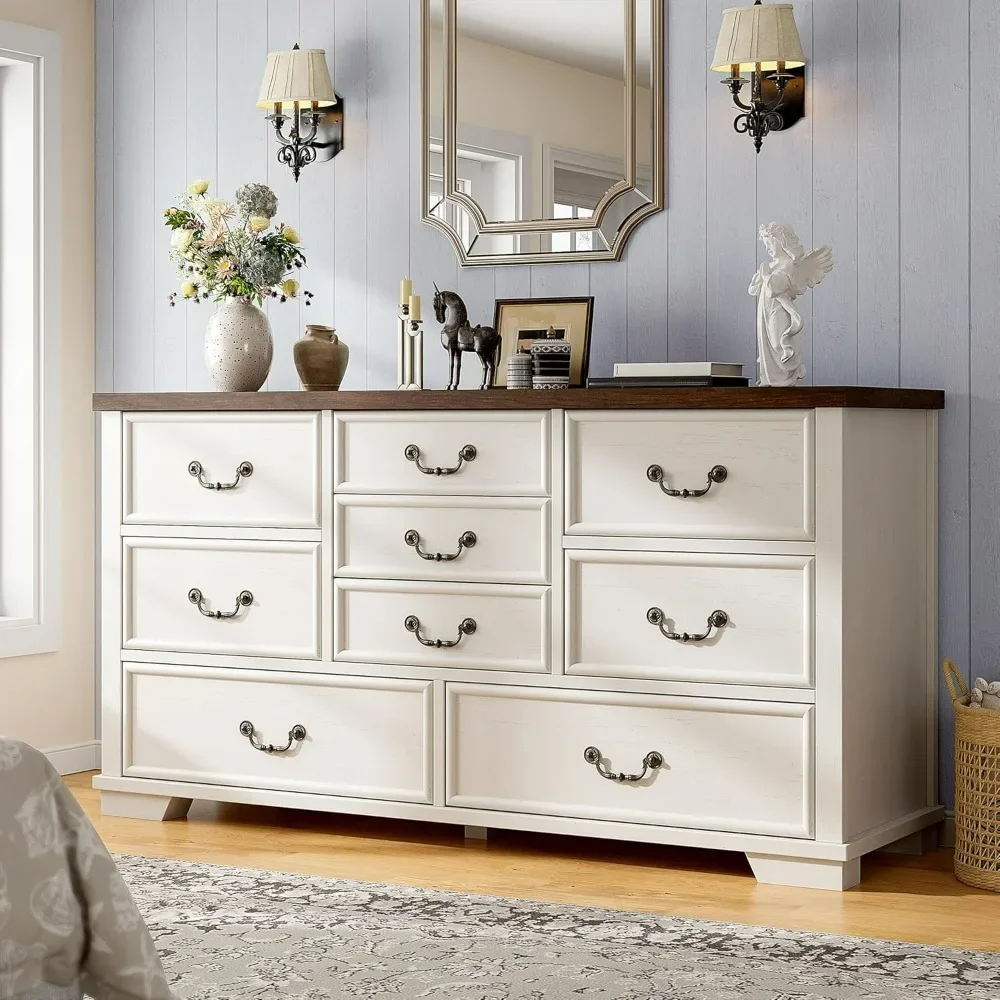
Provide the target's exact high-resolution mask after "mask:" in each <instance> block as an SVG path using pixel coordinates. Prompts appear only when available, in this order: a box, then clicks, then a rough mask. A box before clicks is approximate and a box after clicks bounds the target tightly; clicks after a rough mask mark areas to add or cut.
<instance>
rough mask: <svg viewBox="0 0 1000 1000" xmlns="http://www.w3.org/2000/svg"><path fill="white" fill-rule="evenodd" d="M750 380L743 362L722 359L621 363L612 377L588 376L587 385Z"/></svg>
mask: <svg viewBox="0 0 1000 1000" xmlns="http://www.w3.org/2000/svg"><path fill="white" fill-rule="evenodd" d="M749 384H750V380H749V379H748V378H745V377H744V375H743V365H738V364H728V363H722V362H719V361H692V362H676V363H667V362H652V363H648V364H617V365H615V373H614V375H613V376H612V377H611V378H590V379H587V386H588V387H589V388H591V389H608V388H623V387H641V388H644V389H649V388H654V389H690V388H702V387H709V386H743V385H749Z"/></svg>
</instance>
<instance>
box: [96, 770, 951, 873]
mask: <svg viewBox="0 0 1000 1000" xmlns="http://www.w3.org/2000/svg"><path fill="white" fill-rule="evenodd" d="M94 787H95V788H97V789H99V790H100V791H101V792H102V795H101V811H102V813H103V814H104V815H106V816H126V817H129V818H133V819H135V818H137V819H153V820H164V819H178V818H181V817H183V815H184V814H185V813H186V812H187V808H188V806H189V805H190V803H191V800H192V799H205V800H207V801H210V802H235V803H239V804H241V805H260V806H272V807H278V808H287V809H308V810H312V811H315V812H327V813H344V814H347V815H360V816H377V817H381V818H385V819H404V820H418V821H426V822H431V823H450V824H456V825H458V826H463V827H465V831H466V833H465V835H466V837H470V838H471V839H482V838H480V837H479V836H478V833H479V831H482V832H484V833H485V832H487V831H489V830H490V829H499V830H518V831H524V832H530V833H551V834H559V835H564V836H573V837H594V838H597V839H600V840H623V841H632V842H638V843H646V844H662V845H664V846H672V847H697V848H705V849H708V850H717V851H740V852H743V853H745V854H747V855H748V856H750V855H753V856H754V857H755V858H761V859H764V860H763V862H762V864H761V873H758V871H757V867H756V862H754V863H753V866H754V875H755V876H757V880H758V881H760V882H772V881H773V882H774V883H775V884H778V885H801V886H802V887H803V888H837V889H839V888H845V889H846V888H850V885H855V884H857V880H855V881H854V882H852V883H850V885H843V886H839V885H836V886H835V885H825V886H817V885H816V874H815V872H814V871H813V870H812V869H809V868H808V866H809V865H810V864H812V863H815V862H831V863H837V864H840V865H846V866H848V867H849V865H850V864H851V863H853V862H856V861H857V859H859V858H860V857H861V856H862V855H864V854H868V853H870V852H871V851H877V850H880V849H881V848H883V847H885V846H886V845H888V844H894V843H896V842H897V841H899V840H901V839H903V838H905V837H908V836H909V835H910V834H913V833H919V832H920V831H922V830H924V829H926V828H929V827H933V826H935V825H936V824H938V823H940V822H941V821H942V820H943V819H944V808H943V807H941V806H934V807H930V808H927V809H920V810H918V811H917V812H914V813H911V814H910V815H908V816H903V817H901V818H900V819H898V820H895V821H894V822H892V823H887V824H885V825H884V826H881V827H879V828H877V829H875V830H870V831H868V832H867V833H866V834H864V835H863V836H861V837H859V838H857V839H855V840H852V841H849V842H847V843H843V844H835V843H824V842H822V841H816V840H798V839H795V838H792V837H765V836H759V835H755V834H740V833H722V832H719V831H716V830H688V829H684V828H681V827H659V826H652V825H645V824H639V823H613V822H608V821H606V820H585V819H573V818H570V817H565V816H535V815H528V814H525V813H508V812H491V811H487V810H481V809H463V808H456V807H454V806H447V807H441V806H429V805H421V804H419V803H411V802H385V801H380V800H372V799H367V800H365V799H351V798H345V797H340V796H332V795H314V794H311V793H306V792H282V791H274V790H266V789H259V788H239V787H236V786H228V785H218V786H217V785H200V784H194V783H191V782H180V781H162V780H157V779H151V778H112V777H108V776H107V775H97V776H96V777H95V778H94ZM143 799H151V800H153V802H154V803H156V804H155V805H146V804H144V803H143V802H142V801H139V800H143ZM169 802H176V803H181V804H182V806H176V807H174V808H173V809H172V810H170V809H168V810H166V813H165V814H161V813H162V811H163V810H164V809H165V805H164V803H169ZM178 809H180V810H181V811H180V812H178ZM469 831H476V833H475V834H472V833H470V832H469ZM778 859H782V860H785V861H787V862H789V863H790V864H801V865H804V866H806V867H805V868H803V869H802V873H801V874H802V878H803V881H802V882H801V883H798V882H786V881H782V880H779V879H777V878H773V879H772V878H770V877H769V875H770V873H771V872H773V871H776V869H774V868H773V867H769V866H768V862H770V861H773V860H778ZM810 873H811V875H810Z"/></svg>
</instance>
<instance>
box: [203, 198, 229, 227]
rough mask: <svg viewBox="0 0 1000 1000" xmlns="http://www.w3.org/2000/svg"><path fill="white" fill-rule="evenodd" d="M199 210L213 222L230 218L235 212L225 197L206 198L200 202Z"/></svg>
mask: <svg viewBox="0 0 1000 1000" xmlns="http://www.w3.org/2000/svg"><path fill="white" fill-rule="evenodd" d="M201 210H202V211H203V212H204V213H205V214H206V215H208V217H209V218H210V219H212V221H213V222H219V221H221V220H222V219H231V218H232V217H233V216H234V215H235V214H236V209H235V208H233V206H232V204H231V203H230V202H228V201H226V199H225V198H206V199H205V200H204V201H203V202H202V204H201Z"/></svg>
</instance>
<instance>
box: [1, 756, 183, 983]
mask: <svg viewBox="0 0 1000 1000" xmlns="http://www.w3.org/2000/svg"><path fill="white" fill-rule="evenodd" d="M83 993H85V994H86V995H88V996H91V997H94V998H95V1000H171V997H172V994H171V992H170V990H169V989H168V988H167V984H166V980H165V978H164V975H163V969H162V967H161V965H160V960H159V957H158V956H157V954H156V950H155V948H154V947H153V942H152V939H151V938H150V936H149V932H148V931H147V930H146V925H145V924H144V923H143V920H142V917H141V916H140V915H139V911H138V910H137V909H136V907H135V903H133V901H132V897H131V896H130V895H129V891H128V889H127V888H126V886H125V883H124V882H123V881H122V878H121V876H120V875H119V874H118V870H117V869H116V868H115V865H114V862H113V861H112V860H111V857H110V855H109V854H108V852H107V849H106V848H105V847H104V844H103V843H102V842H101V839H100V837H98V835H97V832H96V831H95V830H94V828H93V827H92V826H91V824H90V822H89V821H88V819H87V817H86V816H85V815H84V814H83V811H82V810H81V809H80V807H79V805H78V804H77V802H76V800H75V799H74V798H73V796H72V795H70V793H69V792H68V791H67V790H66V787H65V785H63V782H62V779H61V778H60V777H59V775H58V774H57V773H56V771H55V770H54V769H53V768H52V766H51V765H50V764H49V762H48V760H47V759H46V758H45V757H44V756H43V755H42V754H40V753H39V752H38V751H37V750H33V749H32V748H31V747H29V746H27V745H26V744H24V743H19V742H17V741H16V740H8V739H4V738H3V737H0V1000H10V998H14V997H16V998H18V1000H28V998H34V997H47V996H53V997H60V998H62V997H73V996H77V997H78V996H81V995H82V994H83Z"/></svg>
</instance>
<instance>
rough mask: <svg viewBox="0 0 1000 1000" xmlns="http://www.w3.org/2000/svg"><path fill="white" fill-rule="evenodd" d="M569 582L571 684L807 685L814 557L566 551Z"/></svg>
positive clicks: (810, 660) (809, 680) (810, 661)
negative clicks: (579, 679) (577, 679)
mask: <svg viewBox="0 0 1000 1000" xmlns="http://www.w3.org/2000/svg"><path fill="white" fill-rule="evenodd" d="M566 581H567V590H566V617H567V621H566V633H567V645H566V656H567V665H566V672H567V673H569V674H585V675H588V676H592V677H638V678H645V679H650V680H685V681H706V682H716V683H729V684H753V685H756V684H760V685H773V686H782V687H808V686H810V685H811V684H812V680H813V669H812V664H813V627H812V626H813V559H812V557H810V556H765V555H716V554H709V553H688V552H663V553H647V552H607V551H601V552H587V551H571V552H567V553H566ZM719 611H721V612H722V613H723V614H722V615H721V616H719V617H718V618H716V619H715V620H714V621H713V622H712V623H711V624H710V623H709V621H708V619H709V617H710V616H712V615H714V614H715V613H716V612H719ZM665 633H666V634H665ZM684 633H687V634H688V636H689V638H688V640H687V641H685V640H684V639H683V635H684ZM669 635H676V636H680V637H681V638H678V639H671V638H669V637H668V636H669ZM702 635H703V636H704V638H703V639H702V638H699V636H702Z"/></svg>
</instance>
